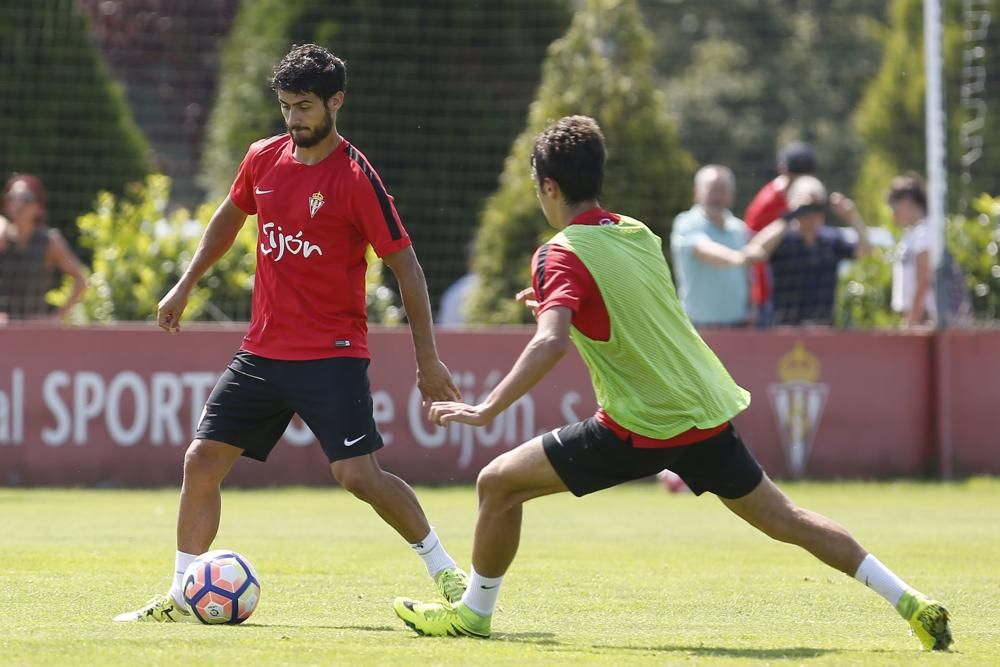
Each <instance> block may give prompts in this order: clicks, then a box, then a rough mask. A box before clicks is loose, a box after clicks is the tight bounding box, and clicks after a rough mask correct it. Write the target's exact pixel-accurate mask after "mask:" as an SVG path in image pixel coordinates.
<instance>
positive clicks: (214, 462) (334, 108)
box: [115, 44, 466, 622]
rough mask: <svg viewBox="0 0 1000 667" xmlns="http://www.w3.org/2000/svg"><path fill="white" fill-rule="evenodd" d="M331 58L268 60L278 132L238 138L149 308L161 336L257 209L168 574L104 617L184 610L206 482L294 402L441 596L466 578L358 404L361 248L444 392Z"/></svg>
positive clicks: (425, 369) (367, 407) (391, 219)
mask: <svg viewBox="0 0 1000 667" xmlns="http://www.w3.org/2000/svg"><path fill="white" fill-rule="evenodd" d="M346 78H347V75H346V69H345V67H344V63H343V61H341V60H340V59H339V58H337V57H336V56H334V55H333V54H332V53H330V52H329V51H328V50H326V49H324V48H322V47H319V46H316V45H315V44H304V45H300V46H296V47H294V48H293V49H292V50H291V51H290V52H289V53H288V54H287V55H286V56H285V57H284V58H283V59H282V61H281V62H280V63H279V64H278V66H277V67H276V68H275V71H274V76H273V79H272V81H271V87H272V88H273V89H274V91H275V93H276V95H277V98H278V103H279V105H280V106H281V113H282V115H283V116H284V120H285V125H286V127H287V128H288V132H287V134H282V135H278V136H275V137H271V138H269V139H262V140H260V141H258V142H256V143H254V144H253V145H252V146H250V149H249V151H248V152H247V155H246V157H245V158H244V159H243V163H242V164H241V165H240V168H239V172H238V173H237V175H236V180H235V181H234V183H233V185H232V188H231V189H230V192H229V196H228V197H226V199H225V200H224V201H223V202H222V204H221V205H220V206H219V209H218V210H217V211H216V212H215V214H214V215H213V216H212V219H211V221H210V222H209V224H208V227H207V228H206V230H205V233H204V236H203V237H202V239H201V242H200V243H199V246H198V249H197V251H196V252H195V256H194V258H193V259H192V260H191V264H190V265H189V266H188V267H187V270H186V271H185V272H184V275H183V276H182V277H181V279H180V280H179V281H178V283H177V284H176V285H175V286H174V287H173V289H171V290H170V292H169V293H168V294H167V295H166V296H165V297H164V298H163V300H162V301H161V302H160V304H159V313H158V323H159V326H160V327H161V328H162V329H165V330H166V331H169V332H171V333H176V332H178V331H180V319H181V316H182V315H183V313H184V308H185V306H186V305H187V301H188V296H189V294H190V292H191V289H192V288H193V287H194V285H195V283H196V282H197V281H198V279H199V278H201V276H202V275H204V273H205V272H206V271H207V270H208V269H209V267H211V266H212V265H213V264H214V263H215V262H216V261H217V260H218V259H219V258H220V257H222V256H223V255H224V254H225V252H226V251H227V250H228V249H229V248H230V247H231V246H232V244H233V241H234V240H235V238H236V235H237V233H238V232H239V230H240V228H241V227H242V226H243V224H244V222H245V220H246V219H247V217H248V216H250V215H256V216H257V225H258V246H257V274H256V277H255V280H254V291H253V310H252V315H251V320H250V328H249V330H248V331H247V334H246V336H245V337H244V339H243V345H242V346H241V347H240V350H239V351H238V352H237V353H236V355H235V356H234V357H233V359H232V361H231V362H230V364H229V367H228V369H227V370H226V371H225V372H224V373H223V374H222V377H221V378H220V380H219V382H218V384H217V385H216V387H215V389H214V390H213V391H212V394H211V396H210V397H209V399H208V402H207V404H206V406H205V411H204V413H203V416H202V419H201V422H200V424H199V425H198V429H197V432H196V434H195V439H194V441H193V442H192V443H191V445H190V446H189V447H188V450H187V453H186V455H185V457H184V481H183V485H182V487H181V495H180V506H179V509H178V516H177V553H176V557H175V567H174V579H173V585H172V586H171V587H170V590H169V592H168V593H167V594H166V595H158V596H156V597H154V598H153V599H152V600H150V601H149V602H148V603H147V604H146V605H145V606H143V607H142V608H140V609H138V610H136V611H130V612H126V613H123V614H120V615H118V616H117V617H115V620H116V621H158V622H173V621H178V620H190V619H192V618H193V615H192V614H190V612H189V611H188V609H187V605H186V604H185V602H184V599H183V596H182V594H181V584H182V582H181V579H182V578H183V574H184V571H185V569H186V568H187V566H188V565H189V564H190V562H191V561H192V560H194V558H195V557H197V556H198V555H199V554H202V553H204V552H205V551H208V550H209V547H210V546H211V544H212V541H213V540H214V539H215V536H216V533H217V531H218V528H219V520H220V515H221V494H220V490H219V486H220V484H221V483H222V481H223V479H225V477H226V475H227V474H228V473H229V470H230V468H231V467H232V465H233V464H234V463H235V462H236V460H237V459H239V458H240V457H241V456H247V457H249V458H252V459H255V460H258V461H264V460H265V459H266V458H267V456H268V454H269V453H270V451H271V449H272V448H273V447H274V445H275V444H276V443H277V441H278V439H279V438H281V435H282V433H284V431H285V428H286V427H287V426H288V423H289V421H290V420H291V418H292V416H293V414H296V413H297V414H298V415H299V416H300V417H302V419H303V421H305V423H306V424H307V425H308V426H309V428H310V429H311V430H312V432H313V433H314V434H315V435H316V438H317V439H318V440H319V443H320V446H321V447H322V448H323V452H324V453H325V454H326V456H327V458H328V459H329V461H330V468H331V470H332V472H333V476H334V477H335V478H336V480H337V481H338V482H339V483H340V484H341V485H342V486H343V487H344V488H345V489H347V490H348V491H350V492H351V493H353V494H354V495H355V496H357V497H358V498H360V499H361V500H364V501H365V502H367V503H368V504H370V505H371V506H372V508H373V509H374V510H375V512H376V513H378V515H379V516H380V517H382V519H383V520H384V521H385V522H386V523H388V524H389V525H390V526H392V527H393V528H394V529H395V530H396V531H397V532H398V533H399V534H400V535H401V536H402V537H403V538H404V539H405V540H406V541H407V542H408V543H409V544H410V546H411V547H412V549H413V550H414V551H415V552H416V553H417V554H418V555H420V556H421V558H422V559H423V560H424V564H425V565H426V567H427V571H428V573H429V574H430V575H431V576H432V577H433V578H434V581H435V584H436V586H437V588H438V590H439V592H440V593H441V594H442V596H443V597H444V598H445V599H447V600H449V601H453V602H457V601H458V599H460V598H461V595H462V593H463V591H464V589H465V585H466V575H465V573H464V572H462V570H460V569H458V568H457V567H455V561H454V560H452V558H451V557H450V556H449V555H448V553H447V551H445V549H444V546H443V545H442V544H441V542H440V540H439V539H438V537H437V534H436V533H435V531H434V530H433V528H431V526H430V525H429V524H428V522H427V519H426V517H425V516H424V512H423V509H422V508H421V506H420V503H419V502H418V501H417V498H416V496H415V495H414V493H413V490H412V489H411V488H410V487H409V485H407V484H406V482H404V481H403V480H401V479H400V478H398V477H396V476H395V475H392V474H390V473H387V472H385V471H383V470H382V469H381V468H380V467H379V464H378V461H377V460H376V458H375V454H374V452H375V451H376V450H378V449H379V448H380V447H382V438H381V436H380V435H379V433H378V430H377V429H376V426H375V421H374V418H373V415H372V397H371V390H370V387H369V383H368V364H369V353H368V347H367V330H368V328H367V319H366V316H365V271H366V268H367V263H366V260H365V252H366V250H367V247H368V245H369V244H370V245H371V246H372V247H373V248H374V249H375V252H376V253H377V254H378V255H379V256H380V257H382V259H383V261H384V262H385V264H386V265H387V266H388V267H389V268H390V269H391V270H392V272H393V274H394V275H395V276H396V279H397V281H398V283H399V289H400V293H401V295H402V299H403V305H404V307H405V308H406V314H407V318H408V320H409V325H410V330H411V333H412V337H413V347H414V351H415V354H416V362H417V385H418V387H419V389H420V392H421V394H422V395H423V397H424V399H425V400H428V401H431V400H434V401H442V400H459V399H460V395H459V392H458V390H457V388H456V387H455V384H454V382H453V381H452V378H451V374H450V373H449V371H448V369H447V368H446V367H445V365H444V364H443V363H441V360H440V359H439V358H438V353H437V350H436V347H435V343H434V334H433V329H432V321H431V309H430V301H429V298H428V295H427V285H426V282H425V281H424V275H423V271H422V270H421V268H420V264H419V263H418V261H417V257H416V255H415V254H414V252H413V248H412V246H411V244H410V238H409V236H408V235H407V233H406V230H405V229H404V228H403V224H402V222H401V221H400V219H399V215H398V214H397V212H396V209H395V206H394V205H393V199H392V197H391V196H390V195H389V194H388V192H386V189H385V186H384V185H383V184H382V181H381V179H380V178H379V176H378V174H377V173H376V172H375V170H374V169H373V168H372V166H371V164H369V162H368V160H367V159H366V158H365V156H364V155H363V154H362V153H361V152H360V151H359V150H358V149H357V148H355V147H354V146H352V145H351V144H350V142H348V141H347V140H346V139H345V138H343V137H342V136H341V135H340V134H339V133H338V131H337V112H338V111H339V109H340V107H341V106H342V105H343V103H344V90H345V84H346Z"/></svg>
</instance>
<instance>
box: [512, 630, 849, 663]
mask: <svg viewBox="0 0 1000 667" xmlns="http://www.w3.org/2000/svg"><path fill="white" fill-rule="evenodd" d="M555 637H556V636H555V634H553V633H551V632H509V633H508V632H502V633H494V635H493V638H494V639H498V640H500V641H508V642H519V643H525V644H536V645H539V646H561V647H565V648H567V649H574V650H579V649H580V646H579V645H577V644H573V643H566V642H561V641H559V640H558V639H556V638H555ZM589 648H590V649H591V650H592V651H594V652H595V653H687V654H690V655H694V656H699V657H718V658H754V659H757V660H803V659H806V658H818V657H820V656H824V655H828V654H831V653H840V652H841V651H840V649H827V648H810V647H807V646H789V647H787V648H768V649H755V648H731V647H728V646H705V645H700V646H693V645H681V644H661V645H658V646H635V645H632V646H615V645H613V644H591V646H590V647H589Z"/></svg>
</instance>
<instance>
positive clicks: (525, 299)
mask: <svg viewBox="0 0 1000 667" xmlns="http://www.w3.org/2000/svg"><path fill="white" fill-rule="evenodd" d="M514 299H515V300H516V301H517V302H518V303H523V304H524V305H525V306H527V307H528V308H529V309H530V310H531V314H532V315H533V316H534V318H535V319H536V320H537V319H538V301H537V300H536V299H535V288H534V287H525V288H524V289H523V290H521V291H520V292H518V293H517V294H515V295H514Z"/></svg>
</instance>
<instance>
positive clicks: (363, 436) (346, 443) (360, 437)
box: [344, 433, 368, 447]
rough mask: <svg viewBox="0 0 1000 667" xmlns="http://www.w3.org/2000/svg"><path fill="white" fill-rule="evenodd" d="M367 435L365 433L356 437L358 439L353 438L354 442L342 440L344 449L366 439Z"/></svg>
mask: <svg viewBox="0 0 1000 667" xmlns="http://www.w3.org/2000/svg"><path fill="white" fill-rule="evenodd" d="M367 435H368V434H367V433H365V434H364V435H362V436H358V437H357V438H355V439H354V440H348V439H347V438H344V447H350V446H351V445H353V444H354V443H356V442H358V441H360V440H363V439H364V438H365V437H366V436H367Z"/></svg>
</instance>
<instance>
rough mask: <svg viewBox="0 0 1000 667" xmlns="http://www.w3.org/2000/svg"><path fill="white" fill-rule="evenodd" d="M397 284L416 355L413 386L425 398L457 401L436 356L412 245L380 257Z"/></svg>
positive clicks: (423, 285)
mask: <svg viewBox="0 0 1000 667" xmlns="http://www.w3.org/2000/svg"><path fill="white" fill-rule="evenodd" d="M382 261H384V262H385V264H386V266H388V267H389V269H391V270H392V273H393V275H395V276H396V282H398V283H399V294H400V296H401V297H402V299H403V308H404V309H405V310H406V319H407V320H408V321H409V323H410V334H411V335H412V336H413V351H414V354H415V355H416V357H417V388H418V389H420V394H421V395H422V396H423V397H424V399H425V400H429V401H457V400H460V399H461V398H462V394H461V392H459V391H458V387H456V386H455V382H454V380H452V378H451V372H449V371H448V367H447V366H445V365H444V363H442V362H441V359H440V357H438V353H437V346H436V345H435V343H434V325H433V320H432V319H431V301H430V297H429V296H428V295H427V281H426V280H425V279H424V271H423V269H422V268H420V262H419V261H417V255H416V253H414V252H413V248H412V247H408V248H403V249H402V250H399V251H397V252H394V253H392V254H391V255H386V256H385V257H383V258H382Z"/></svg>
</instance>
